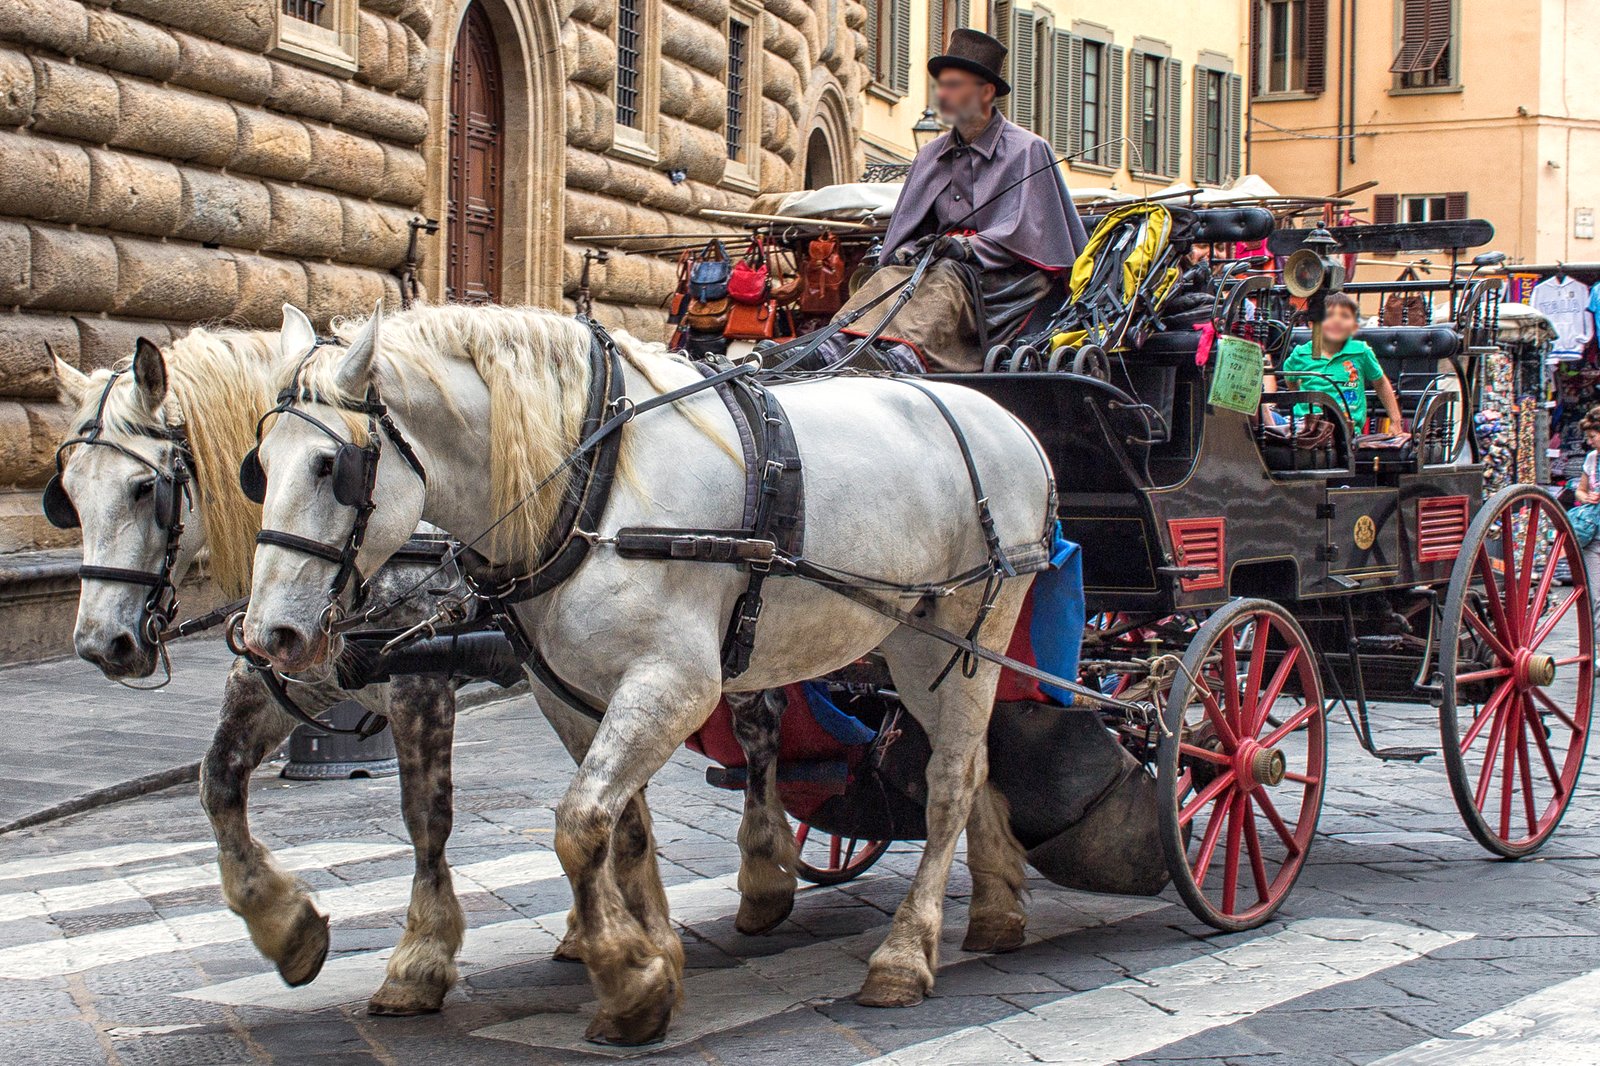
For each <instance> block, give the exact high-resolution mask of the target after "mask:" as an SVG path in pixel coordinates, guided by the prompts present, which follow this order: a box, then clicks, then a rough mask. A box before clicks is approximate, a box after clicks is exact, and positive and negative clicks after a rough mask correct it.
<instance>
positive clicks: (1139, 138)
mask: <svg viewBox="0 0 1600 1066" xmlns="http://www.w3.org/2000/svg"><path fill="white" fill-rule="evenodd" d="M1128 62H1129V64H1131V66H1130V67H1129V74H1128V128H1127V131H1126V132H1127V135H1128V143H1129V144H1130V145H1131V146H1132V151H1131V152H1130V153H1129V164H1128V165H1129V167H1130V168H1131V169H1132V170H1133V171H1134V172H1135V173H1138V174H1154V173H1155V172H1156V171H1157V170H1159V169H1160V167H1161V161H1160V160H1159V159H1145V158H1143V153H1144V53H1143V52H1141V51H1139V50H1138V49H1137V48H1135V49H1134V50H1133V51H1132V52H1130V53H1129V54H1128Z"/></svg>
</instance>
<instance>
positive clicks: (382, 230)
mask: <svg viewBox="0 0 1600 1066" xmlns="http://www.w3.org/2000/svg"><path fill="white" fill-rule="evenodd" d="M342 206H343V208H344V240H343V243H342V245H341V247H340V250H339V259H340V260H341V261H343V262H346V263H357V264H359V265H361V266H373V267H382V268H383V269H385V270H387V269H389V268H390V267H396V266H399V265H400V264H401V263H402V262H403V261H404V260H405V257H406V247H407V245H408V244H409V243H410V240H411V229H410V227H409V226H408V225H407V224H406V221H407V220H408V219H409V218H411V216H412V215H413V214H414V212H411V211H407V210H405V209H403V208H398V207H384V206H380V205H378V204H373V203H366V202H363V201H361V200H348V199H347V200H344V201H343V203H342Z"/></svg>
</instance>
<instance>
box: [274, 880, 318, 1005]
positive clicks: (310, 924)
mask: <svg viewBox="0 0 1600 1066" xmlns="http://www.w3.org/2000/svg"><path fill="white" fill-rule="evenodd" d="M303 903H304V906H305V910H303V911H302V912H301V914H300V917H299V918H298V919H296V920H295V923H294V930H293V931H292V932H291V933H290V935H289V938H288V939H289V943H291V944H293V945H294V947H293V948H292V949H291V950H290V951H289V954H288V955H287V956H286V957H285V958H283V959H282V960H281V961H280V962H279V963H278V976H279V977H282V978H283V983H284V984H286V985H288V986H289V987H290V988H299V987H300V986H301V985H305V984H310V983H311V982H312V981H314V980H316V977H317V974H319V973H321V972H322V964H323V963H324V962H326V961H327V959H328V916H327V915H326V914H319V913H318V912H317V909H316V908H315V907H313V906H312V905H311V903H310V901H303Z"/></svg>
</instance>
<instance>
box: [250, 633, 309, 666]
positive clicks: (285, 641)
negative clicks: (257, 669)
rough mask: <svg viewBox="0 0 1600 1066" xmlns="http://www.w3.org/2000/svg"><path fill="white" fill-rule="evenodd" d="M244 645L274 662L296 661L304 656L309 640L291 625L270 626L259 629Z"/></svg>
mask: <svg viewBox="0 0 1600 1066" xmlns="http://www.w3.org/2000/svg"><path fill="white" fill-rule="evenodd" d="M245 645H246V646H247V647H248V648H249V649H250V650H251V651H253V652H255V653H256V654H257V655H260V656H262V657H263V658H266V659H269V660H271V661H272V662H275V663H297V662H299V661H300V660H301V659H303V658H305V655H306V652H307V650H309V648H310V646H311V642H310V641H309V640H307V639H306V637H305V636H304V634H302V633H301V632H300V631H299V630H298V629H296V628H294V627H293V626H272V627H270V628H267V629H264V630H259V631H257V633H256V634H255V636H254V638H253V639H248V638H247V639H246V641H245Z"/></svg>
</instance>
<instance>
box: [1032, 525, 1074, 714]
mask: <svg viewBox="0 0 1600 1066" xmlns="http://www.w3.org/2000/svg"><path fill="white" fill-rule="evenodd" d="M1083 625H1084V606H1083V551H1082V549H1080V548H1079V546H1078V545H1076V544H1074V543H1073V542H1072V541H1070V540H1067V539H1066V538H1065V537H1063V536H1062V535H1061V524H1060V523H1059V522H1058V523H1057V524H1056V535H1055V543H1054V544H1053V545H1052V546H1051V552H1050V569H1048V570H1046V571H1044V572H1043V573H1042V574H1040V575H1039V576H1038V577H1036V578H1034V579H1033V620H1032V625H1031V626H1030V628H1029V631H1028V636H1029V639H1030V640H1031V641H1032V643H1033V658H1034V663H1035V664H1036V665H1037V666H1038V667H1039V669H1041V670H1043V671H1045V672H1046V673H1051V674H1054V675H1056V676H1057V677H1064V678H1068V679H1069V680H1076V679H1077V677H1078V653H1079V652H1080V651H1081V649H1082V646H1083ZM1039 688H1040V689H1041V690H1042V691H1043V692H1044V693H1045V695H1047V696H1050V697H1051V698H1052V699H1057V700H1060V701H1061V702H1062V703H1063V704H1066V705H1068V706H1070V705H1071V704H1072V693H1070V692H1068V691H1066V690H1065V689H1061V688H1057V687H1055V686H1054V685H1047V684H1044V683H1043V682H1041V683H1040V685H1039Z"/></svg>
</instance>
